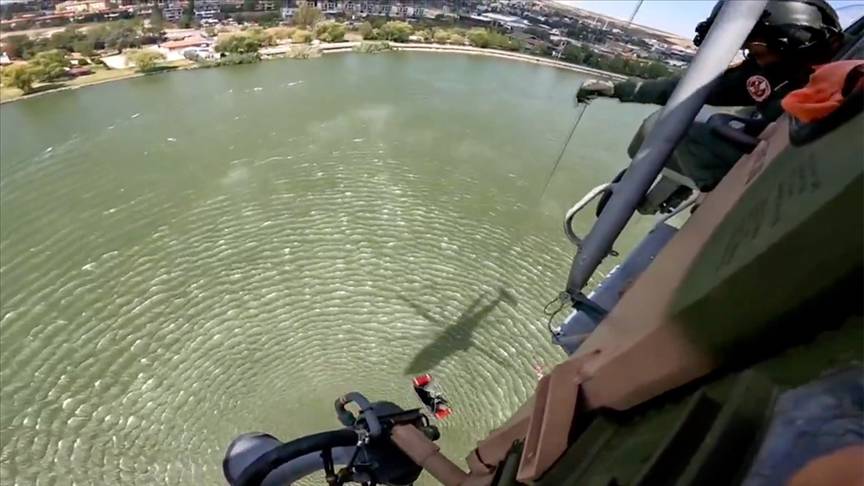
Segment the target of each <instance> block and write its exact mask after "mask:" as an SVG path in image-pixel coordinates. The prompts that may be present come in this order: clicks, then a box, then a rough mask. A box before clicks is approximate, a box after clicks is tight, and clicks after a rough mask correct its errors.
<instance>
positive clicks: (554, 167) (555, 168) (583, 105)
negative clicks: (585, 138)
mask: <svg viewBox="0 0 864 486" xmlns="http://www.w3.org/2000/svg"><path fill="white" fill-rule="evenodd" d="M580 87H581V85H580ZM587 108H588V103H579V108H578V110H579V111H578V112H576V120H575V121H574V122H573V126H572V127H571V128H570V133H569V134H568V135H567V139H566V140H565V141H564V145H563V146H562V147H561V152H560V153H559V154H558V157H557V158H556V159H555V163H553V164H552V170H551V171H549V175H548V176H547V177H546V183H545V184H543V192H541V193H540V199H543V196H545V195H546V189H548V188H549V183H550V182H552V177H553V176H554V175H555V172H556V171H558V165H559V164H560V163H561V159H563V158H564V153H565V152H567V146H569V145H570V140H572V139H573V134H574V133H576V128H577V127H578V126H579V122H581V121H582V115H584V114H585V110H586V109H587Z"/></svg>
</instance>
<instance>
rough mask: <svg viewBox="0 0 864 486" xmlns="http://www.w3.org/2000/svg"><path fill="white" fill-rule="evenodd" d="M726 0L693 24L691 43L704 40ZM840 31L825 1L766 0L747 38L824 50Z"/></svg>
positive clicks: (775, 45) (787, 47) (789, 48)
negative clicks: (694, 28)
mask: <svg viewBox="0 0 864 486" xmlns="http://www.w3.org/2000/svg"><path fill="white" fill-rule="evenodd" d="M726 1H727V0H719V1H718V2H717V5H715V6H714V9H713V10H712V11H711V15H710V16H708V18H707V19H705V20H704V21H702V22H699V25H697V26H696V37H694V38H693V43H694V44H696V45H697V46H698V45H700V44H702V42H703V41H704V40H705V36H706V35H707V34H708V29H710V28H711V25H712V24H713V23H714V20H715V19H716V18H717V14H718V13H720V8H721V7H722V6H723V3H725V2H726ZM840 32H842V28H841V27H840V20H839V19H838V18H837V12H835V11H834V9H833V8H832V7H831V5H829V4H828V2H826V1H825V0H769V1H768V4H767V5H766V6H765V12H764V13H763V14H762V17H761V18H760V19H759V21H758V22H756V25H755V26H754V27H753V30H752V31H751V33H750V38H754V37H758V38H759V39H760V40H761V41H763V42H765V43H766V44H768V46H770V47H771V48H773V49H776V50H778V51H782V52H788V51H795V52H801V51H802V50H810V49H814V50H822V49H824V47H825V46H826V45H827V44H829V43H830V41H831V40H832V39H833V38H834V37H835V36H836V35H837V34H839V33H840Z"/></svg>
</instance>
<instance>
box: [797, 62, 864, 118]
mask: <svg viewBox="0 0 864 486" xmlns="http://www.w3.org/2000/svg"><path fill="white" fill-rule="evenodd" d="M862 73H864V61H859V60H851V61H838V62H832V63H830V64H823V65H822V66H819V67H818V68H817V69H816V71H815V72H814V73H813V74H812V75H810V81H809V82H808V83H807V86H804V87H803V88H801V89H798V90H795V91H792V92H791V93H789V94H788V95H786V97H785V98H783V101H782V102H781V104H782V105H783V109H784V110H786V112H787V113H789V114H790V115H792V116H794V117H795V118H797V119H799V120H801V121H803V122H806V123H812V122H815V121H817V120H821V119H822V118H825V117H826V116H828V115H830V114H831V113H833V112H834V110H836V109H837V108H839V107H840V105H842V104H843V100H844V99H845V98H846V97H847V96H848V95H849V94H851V93H852V92H854V91H855V90H860V89H864V76H862Z"/></svg>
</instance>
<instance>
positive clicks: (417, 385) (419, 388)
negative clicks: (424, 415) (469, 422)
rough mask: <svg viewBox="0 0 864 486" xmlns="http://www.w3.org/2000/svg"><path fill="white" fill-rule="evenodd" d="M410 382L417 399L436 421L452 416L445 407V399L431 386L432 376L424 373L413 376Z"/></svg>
mask: <svg viewBox="0 0 864 486" xmlns="http://www.w3.org/2000/svg"><path fill="white" fill-rule="evenodd" d="M411 382H412V384H413V385H414V392H415V393H416V394H417V398H419V399H420V402H422V403H423V406H425V407H426V409H427V410H429V412H430V413H432V414H433V415H434V416H435V418H436V419H438V420H443V419H445V418H447V417H449V416H450V415H451V414H453V410H452V409H451V408H450V407H448V406H447V399H446V398H444V396H443V395H442V394H441V393H440V392H439V391H438V390H436V389H435V387H434V386H433V385H432V375H430V374H428V373H424V374H422V375H419V376H415V377H414V378H413V379H412V380H411Z"/></svg>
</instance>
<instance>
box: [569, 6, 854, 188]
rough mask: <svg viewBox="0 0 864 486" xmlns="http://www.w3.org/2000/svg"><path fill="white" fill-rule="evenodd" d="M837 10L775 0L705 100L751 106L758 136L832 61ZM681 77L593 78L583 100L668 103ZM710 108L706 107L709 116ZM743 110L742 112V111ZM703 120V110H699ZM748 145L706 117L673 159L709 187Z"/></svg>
mask: <svg viewBox="0 0 864 486" xmlns="http://www.w3.org/2000/svg"><path fill="white" fill-rule="evenodd" d="M724 1H725V0H720V1H719V2H718V3H717V5H715V6H714V9H713V11H712V12H711V15H710V16H709V17H708V18H707V19H706V20H705V21H703V22H700V23H699V25H697V26H696V37H695V38H694V39H693V43H694V44H696V46H699V45H700V44H701V43H702V41H703V40H704V39H705V36H706V35H707V33H708V29H709V28H710V27H711V25H712V24H713V23H714V21H715V19H716V18H717V14H718V13H719V12H720V7H721V6H722V4H723V2H724ZM843 40H844V36H843V31H842V28H841V26H840V22H839V20H838V17H837V12H835V11H834V9H833V8H831V6H830V5H829V4H828V3H827V2H826V1H825V0H770V1H769V2H768V5H767V6H766V8H765V12H764V14H763V15H762V17H761V19H760V20H759V21H758V22H757V23H756V25H755V27H754V28H753V30H752V31H751V33H750V35H749V36H748V37H747V40H746V41H745V42H744V45H743V46H742V48H743V49H744V50H745V59H744V61H743V62H741V63H740V64H737V65H735V66H733V67H730V68H729V69H728V70H727V71H726V72H725V73H724V74H723V75H721V77H720V78H719V79H718V80H717V83H716V85H715V87H714V88H713V90H712V92H711V93H710V94H709V96H708V100H707V102H706V104H708V105H713V106H726V107H730V106H734V107H752V108H750V109H749V110H748V113H747V117H748V118H750V119H753V120H754V121H758V122H757V123H754V124H753V125H754V126H755V129H754V130H755V131H757V133H749V134H750V135H758V131H761V129H763V128H764V127H765V126H766V125H767V124H768V123H770V122H772V121H774V120H776V119H777V118H778V117H779V116H780V115H781V114H782V113H783V108H782V107H781V106H780V101H781V100H782V99H783V97H784V96H786V94H788V93H789V92H791V91H794V90H796V89H799V88H801V87H803V86H804V85H806V84H807V81H808V79H809V77H810V74H811V73H813V71H814V66H818V65H820V64H824V63H827V62H830V61H831V59H832V58H833V57H834V56H835V54H836V53H837V52H838V50H839V49H840V47H841V46H842V44H843ZM679 80H680V78H663V79H657V80H650V81H646V80H640V79H630V80H627V81H623V82H618V83H612V82H610V81H599V80H593V81H588V82H586V83H584V84H583V85H582V87H581V88H580V90H579V92H578V94H577V99H578V101H580V102H589V101H590V100H592V99H594V98H596V97H599V96H603V97H610V98H617V99H619V100H620V101H623V102H634V103H651V104H657V105H663V104H666V102H667V101H668V100H669V97H670V96H671V94H672V91H673V90H674V89H675V86H676V85H677V84H678V81H679ZM710 114H711V112H710V111H706V113H703V114H702V115H703V117H704V116H705V115H710ZM739 114H741V113H739ZM657 115H659V111H658V112H657V113H655V114H653V115H651V116H650V117H648V118H647V119H646V120H645V121H644V122H643V123H642V127H640V129H639V132H638V133H637V135H636V137H634V139H633V141H632V142H631V144H630V147H629V148H628V153H629V155H630V157H631V158H632V157H634V156H635V155H636V152H637V151H638V149H639V146H640V145H641V144H642V140H644V137H645V135H646V134H647V132H648V131H649V130H650V128H651V126H653V123H654V122H655V121H656V118H657ZM697 120H699V117H697ZM743 154H744V149H742V148H741V147H740V146H738V145H735V144H734V143H730V142H729V141H728V140H726V139H724V138H721V137H720V136H718V135H717V134H716V133H715V132H714V131H713V130H712V128H711V127H710V126H709V125H707V124H706V123H704V122H699V121H697V122H696V123H694V124H693V125H692V126H691V127H690V129H689V130H688V132H687V134H686V135H685V137H684V139H683V140H682V141H681V142H680V143H679V144H678V146H677V147H676V149H675V151H674V152H673V154H672V156H671V157H670V160H669V161H667V166H668V167H670V168H672V169H674V170H677V171H678V172H681V173H683V174H684V175H686V176H688V177H689V178H690V179H692V180H693V182H694V183H695V184H696V187H698V188H699V190H701V191H703V192H706V191H710V190H712V189H713V188H714V186H716V185H717V183H719V182H720V180H721V179H722V178H723V176H725V175H726V173H727V172H728V171H729V169H731V168H732V166H733V165H734V164H735V162H737V161H738V159H739V158H740V157H741V156H742V155H743Z"/></svg>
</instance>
